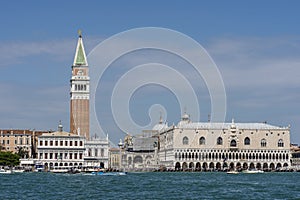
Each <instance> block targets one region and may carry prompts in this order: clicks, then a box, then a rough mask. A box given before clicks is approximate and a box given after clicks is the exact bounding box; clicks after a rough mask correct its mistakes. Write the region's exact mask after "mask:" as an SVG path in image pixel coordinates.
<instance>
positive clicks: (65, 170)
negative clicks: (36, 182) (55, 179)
mask: <svg viewBox="0 0 300 200" xmlns="http://www.w3.org/2000/svg"><path fill="white" fill-rule="evenodd" d="M68 171H69V170H68V169H66V168H54V169H50V172H52V173H67V172H68Z"/></svg>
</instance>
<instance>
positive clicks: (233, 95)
mask: <svg viewBox="0 0 300 200" xmlns="http://www.w3.org/2000/svg"><path fill="white" fill-rule="evenodd" d="M299 7H300V2H299V1H296V0H295V1H292V0H291V1H277V0H274V1H267V0H266V1H255V0H254V1H231V0H229V1H178V0H173V1H159V0H152V1H135V0H133V1H114V0H112V1H77V0H74V1H56V0H52V1H33V0H28V1H16V0H11V1H3V2H2V4H1V7H0V23H1V32H0V43H1V45H0V60H1V62H0V69H1V72H2V73H1V75H0V77H1V78H0V93H1V98H0V113H1V114H0V128H2V129H4V128H12V129H36V130H50V129H51V130H56V129H57V125H58V121H59V120H61V121H62V123H63V125H64V129H65V130H67V131H68V130H69V97H70V96H69V95H70V94H69V84H70V82H69V79H70V76H71V65H72V63H73V59H74V53H75V48H76V43H77V38H78V34H77V31H78V29H81V30H82V33H83V40H84V45H85V50H86V53H87V54H89V53H90V52H91V51H92V50H93V49H94V48H95V47H96V45H98V44H99V43H101V42H102V41H104V40H106V39H108V38H110V37H111V36H113V35H115V34H118V33H120V32H123V31H127V30H130V29H133V28H142V27H162V28H167V29H171V30H175V31H178V32H180V33H183V34H185V35H187V36H189V37H190V38H192V39H193V40H195V41H197V42H198V43H199V44H201V45H202V47H203V48H204V49H205V50H206V51H207V53H208V54H209V56H210V57H211V58H212V59H213V61H214V63H215V64H216V66H217V68H218V70H219V72H220V75H221V76H222V79H223V82H224V86H225V91H226V110H227V111H226V121H229V122H230V121H231V119H232V118H234V119H235V121H236V122H265V121H267V123H269V124H272V125H276V126H284V127H286V126H288V125H290V126H291V129H290V130H291V142H292V143H297V144H300V123H299V122H300V79H299V75H300V27H299V19H300V13H299V11H298V9H299ZM131 42H134V41H131ZM122 45H124V44H122V43H120V44H119V46H118V47H116V48H121V47H122ZM173 45H174V46H176V42H174V44H173ZM109 53H110V52H107V54H109ZM103 56H104V57H105V56H106V55H103ZM149 62H156V63H163V64H168V65H169V66H172V67H174V69H177V70H178V71H179V72H180V73H181V74H182V75H184V76H185V77H186V78H187V79H188V80H189V81H190V82H191V84H192V86H193V87H194V90H195V93H196V95H197V98H198V100H199V102H200V103H199V107H200V110H201V115H200V119H196V117H195V116H193V114H191V119H192V120H193V121H199V120H201V121H207V118H208V115H209V114H210V112H211V100H210V94H209V92H208V89H207V85H205V81H203V77H202V78H201V77H200V76H197V75H195V73H194V71H193V70H192V67H190V66H189V64H188V63H186V62H185V61H184V60H182V59H179V58H178V57H176V56H174V55H172V54H170V53H167V52H161V51H154V50H144V51H140V52H132V53H129V54H127V55H124V56H121V57H120V58H119V59H118V60H116V61H115V62H114V63H112V64H111V67H110V68H108V70H106V71H105V73H104V74H103V77H101V78H102V79H101V82H99V85H98V88H97V94H96V106H95V107H96V113H97V116H98V120H100V121H101V123H102V126H103V130H104V131H105V133H108V134H109V137H110V138H112V140H113V142H117V141H118V138H122V137H124V132H126V131H121V130H120V129H119V128H118V127H117V126H116V123H115V122H114V118H113V115H112V111H111V108H110V106H111V100H110V98H111V94H112V90H113V88H114V86H115V84H116V83H117V81H118V80H120V77H122V75H123V74H126V72H127V71H128V70H130V69H131V68H132V67H133V66H137V65H141V64H144V63H149ZM149 75H150V76H151V75H152V76H158V75H159V74H156V73H153V74H149ZM165 78H169V77H165ZM170 79H171V78H170ZM173 80H174V79H173ZM132 81H134V80H132ZM180 86H181V84H180V83H177V84H175V83H174V87H175V88H176V87H180ZM179 103H180V102H178V99H176V95H174V93H172V92H171V91H170V88H166V87H161V86H160V85H157V84H152V85H151V84H148V85H145V86H143V87H140V88H138V90H136V91H135V92H134V93H133V94H132V96H131V99H130V103H129V110H130V116H131V117H132V119H133V120H134V121H135V123H137V124H139V125H141V126H143V125H147V124H148V123H149V120H152V119H150V118H151V117H149V112H150V114H151V116H152V115H153V116H154V118H153V119H154V120H155V119H156V120H157V121H158V120H159V115H160V111H161V110H162V111H164V112H163V117H164V120H165V121H166V122H167V123H168V124H173V123H175V124H177V123H178V121H179V120H180V117H181V114H182V110H183V108H182V107H180V106H179ZM153 105H154V107H153ZM157 105H163V107H161V106H158V107H157ZM149 108H150V111H149ZM152 108H157V109H154V111H153V112H152V110H151V109H152ZM194 109H195V108H193V107H191V106H190V107H189V105H184V110H185V111H186V112H187V113H193V110H194ZM93 134H94V133H91V135H93ZM95 134H96V133H95Z"/></svg>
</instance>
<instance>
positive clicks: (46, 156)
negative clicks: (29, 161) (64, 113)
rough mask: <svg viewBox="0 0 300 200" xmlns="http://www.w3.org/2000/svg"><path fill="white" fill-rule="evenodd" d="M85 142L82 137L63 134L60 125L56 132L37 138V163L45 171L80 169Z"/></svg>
mask: <svg viewBox="0 0 300 200" xmlns="http://www.w3.org/2000/svg"><path fill="white" fill-rule="evenodd" d="M85 141H86V139H85V137H83V136H80V135H76V134H73V133H68V132H64V131H63V129H62V125H61V124H60V125H59V127H58V131H56V132H53V133H44V134H42V135H41V136H39V138H38V146H37V154H38V161H39V162H41V163H42V164H43V165H44V166H45V169H46V170H53V169H66V170H68V169H72V168H82V167H83V166H84V153H85V146H84V144H85Z"/></svg>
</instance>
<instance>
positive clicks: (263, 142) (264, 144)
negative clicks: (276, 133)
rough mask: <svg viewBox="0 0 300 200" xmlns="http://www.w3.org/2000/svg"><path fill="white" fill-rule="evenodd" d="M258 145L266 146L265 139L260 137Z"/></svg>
mask: <svg viewBox="0 0 300 200" xmlns="http://www.w3.org/2000/svg"><path fill="white" fill-rule="evenodd" d="M260 146H261V147H266V146H267V141H266V139H262V140H261V141H260Z"/></svg>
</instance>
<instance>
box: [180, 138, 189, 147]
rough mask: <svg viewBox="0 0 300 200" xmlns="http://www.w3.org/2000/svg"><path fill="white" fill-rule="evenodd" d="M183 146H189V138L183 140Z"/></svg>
mask: <svg viewBox="0 0 300 200" xmlns="http://www.w3.org/2000/svg"><path fill="white" fill-rule="evenodd" d="M182 144H183V145H188V144H189V138H188V137H186V136H185V137H184V138H183V139H182Z"/></svg>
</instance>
